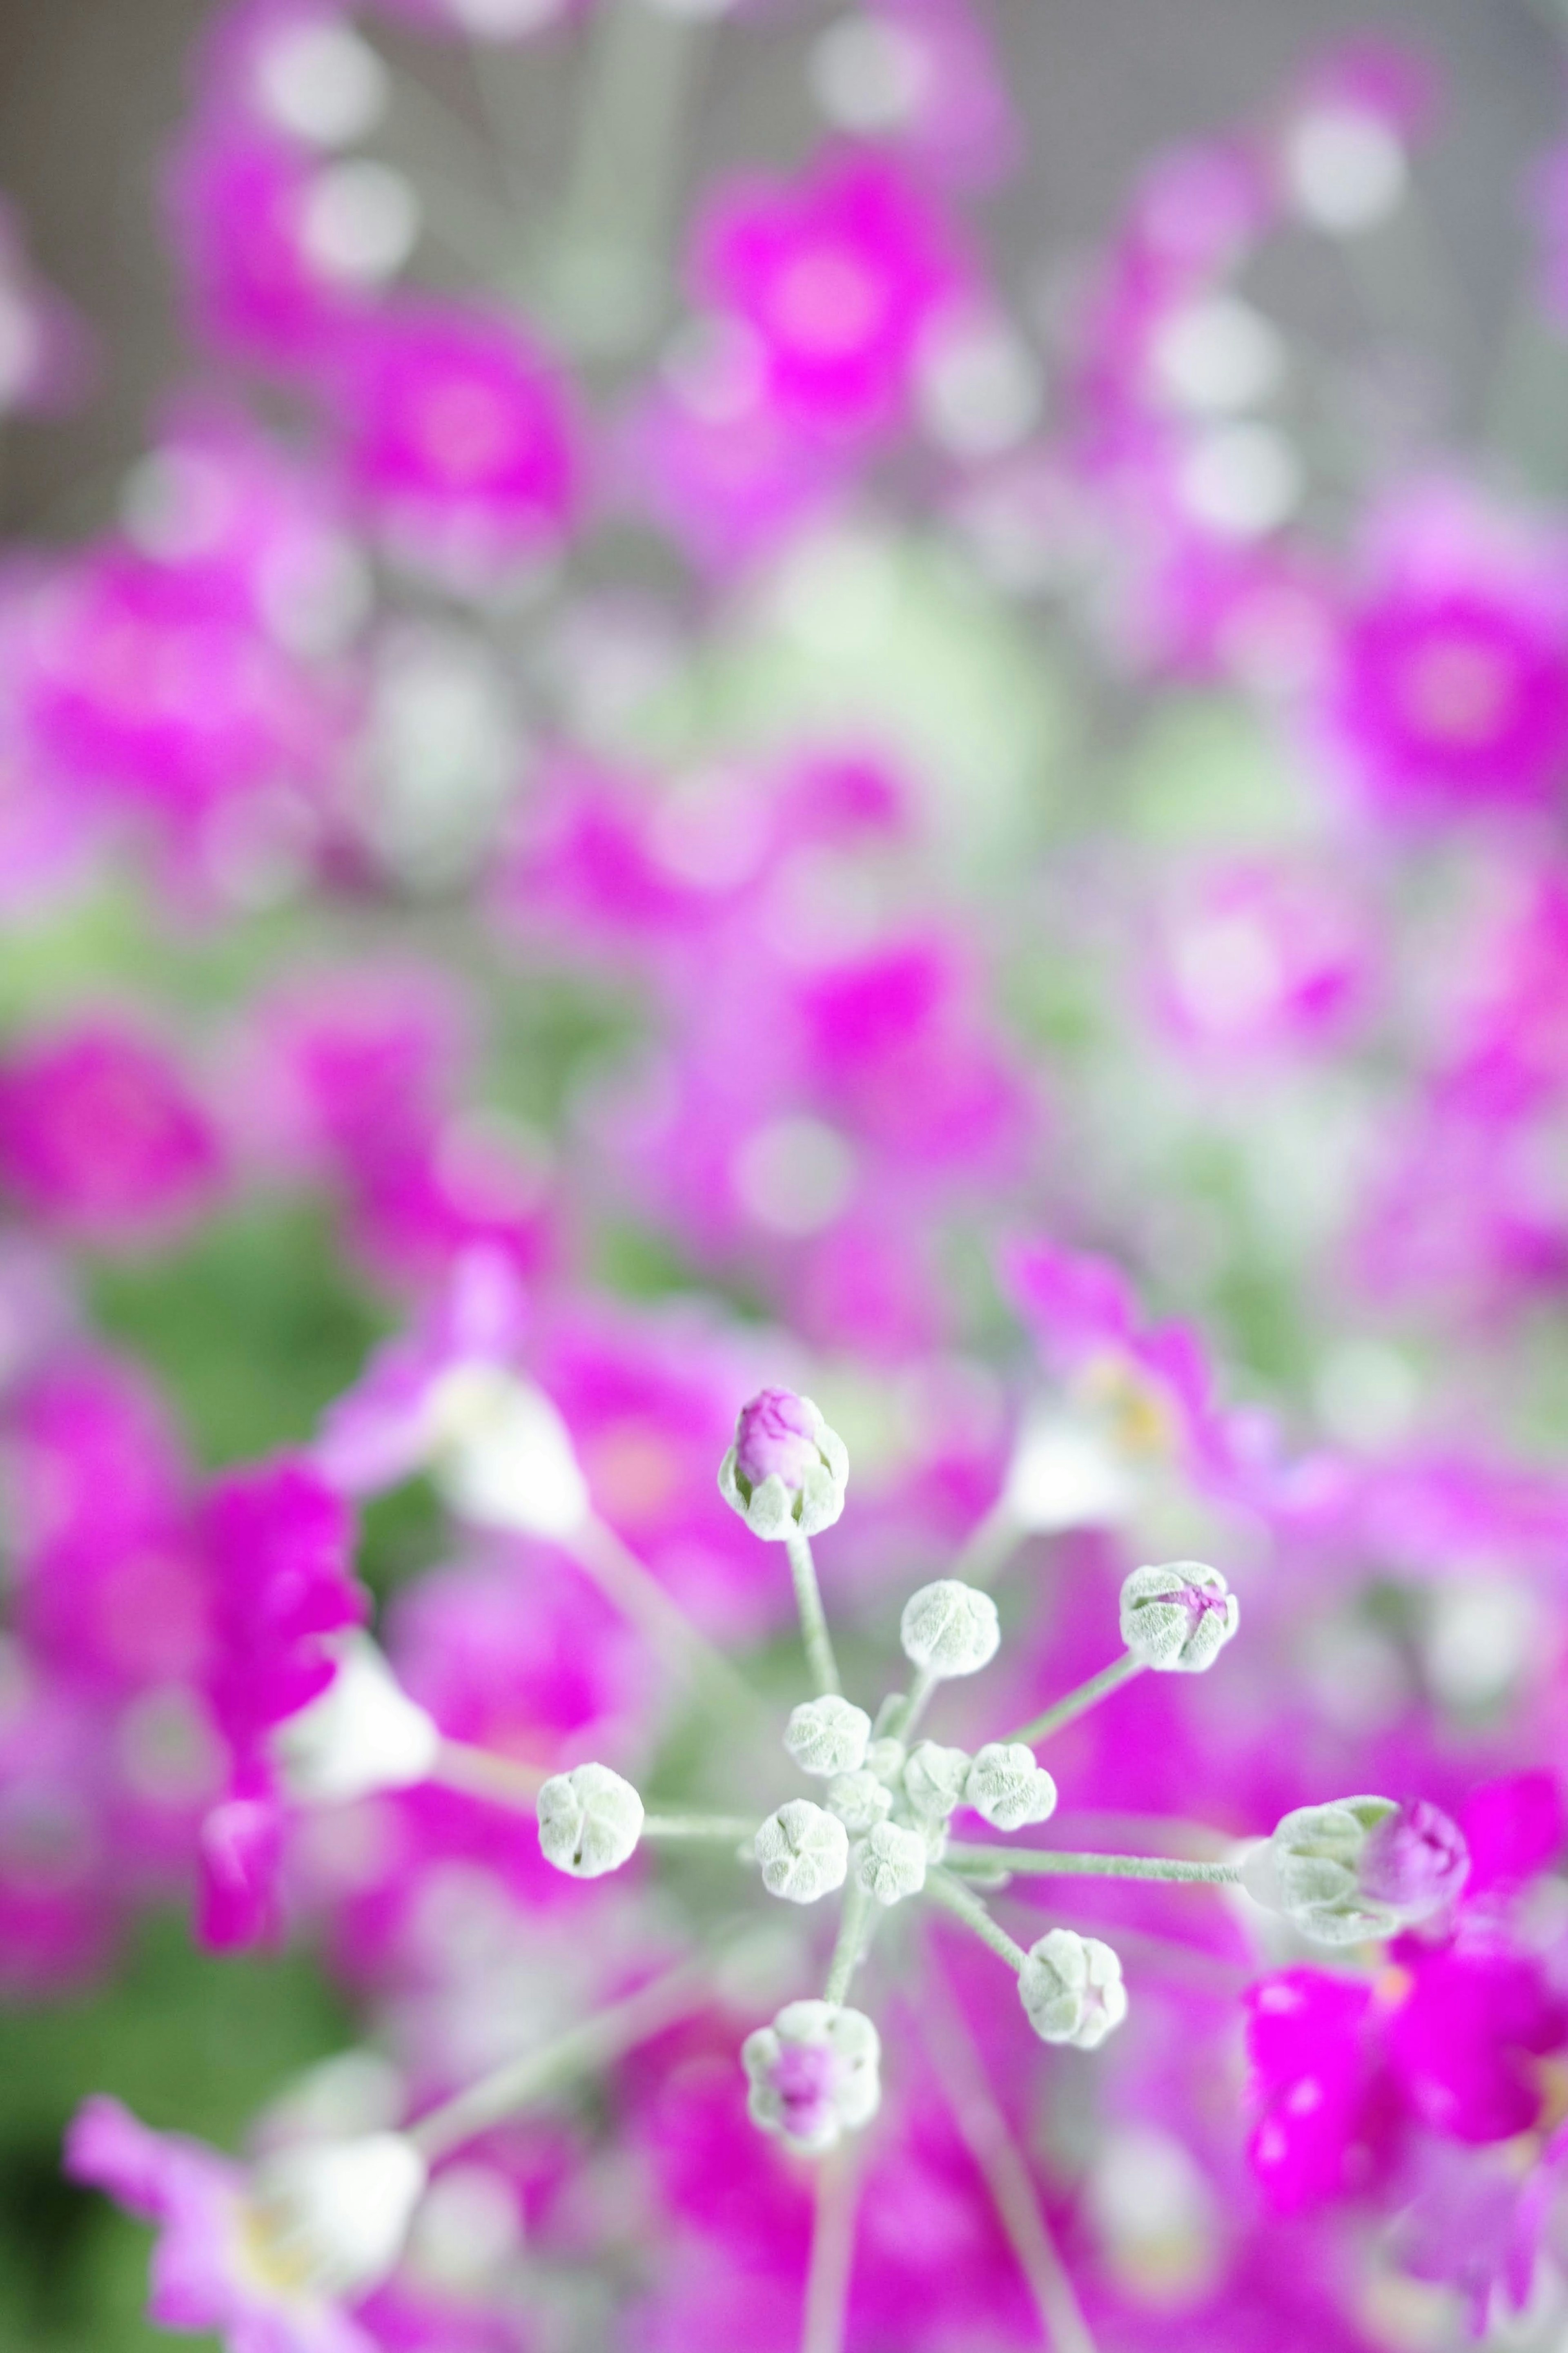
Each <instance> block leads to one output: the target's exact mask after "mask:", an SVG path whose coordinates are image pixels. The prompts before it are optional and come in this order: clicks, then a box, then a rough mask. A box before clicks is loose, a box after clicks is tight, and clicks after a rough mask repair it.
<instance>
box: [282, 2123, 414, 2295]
mask: <svg viewBox="0 0 1568 2353" xmlns="http://www.w3.org/2000/svg"><path fill="white" fill-rule="evenodd" d="M425 2182H426V2165H425V2160H424V2158H422V2157H421V2156H420V2154H419V2152H418V2150H417V2149H416V2147H415V2146H414V2144H413V2142H412V2141H411V2140H408V2139H406V2138H405V2136H404V2135H403V2134H402V2133H392V2132H384V2133H370V2134H367V2135H366V2136H365V2137H364V2138H363V2140H338V2141H318V2142H316V2143H315V2144H314V2145H310V2144H307V2145H306V2146H304V2147H297V2148H285V2149H279V2150H278V2151H277V2152H276V2154H275V2155H273V2156H271V2157H268V2158H263V2159H262V2160H261V2162H260V2164H259V2165H258V2166H257V2168H256V2169H255V2171H254V2172H253V2173H252V2175H251V2178H250V2184H249V2188H248V2189H247V2195H246V2209H247V2221H248V2223H249V2226H250V2232H251V2234H253V2236H254V2239H255V2242H256V2244H257V2246H258V2250H259V2253H260V2256H261V2261H262V2263H263V2264H264V2265H265V2267H266V2269H267V2270H268V2272H275V2273H276V2274H278V2276H279V2278H280V2279H282V2280H286V2281H287V2282H288V2283H289V2285H290V2286H292V2287H294V2288H296V2289H299V2288H300V2287H309V2288H310V2289H311V2290H313V2291H314V2292H315V2293H316V2294H317V2295H331V2296H337V2295H352V2296H357V2295H363V2293H364V2291H365V2290H366V2289H367V2288H369V2287H373V2286H374V2284H376V2282H377V2281H378V2280H383V2279H384V2278H385V2277H386V2275H387V2274H388V2273H389V2272H390V2271H391V2270H392V2269H393V2268H394V2266H395V2263H396V2262H397V2259H398V2256H399V2255H400V2254H401V2253H402V2252H403V2242H404V2240H405V2238H406V2237H407V2235H408V2225H409V2223H410V2221H412V2220H413V2216H414V2210H415V2208H416V2206H417V2204H418V2203H419V2200H420V2198H421V2196H422V2195H423V2193H424V2189H425Z"/></svg>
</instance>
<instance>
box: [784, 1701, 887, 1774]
mask: <svg viewBox="0 0 1568 2353" xmlns="http://www.w3.org/2000/svg"><path fill="white" fill-rule="evenodd" d="M870 1737H871V1719H870V1717H869V1716H868V1715H867V1713H866V1711H865V1709H864V1708H863V1707H857V1706H855V1704H853V1702H852V1701H850V1700H847V1699H840V1698H839V1696H838V1694H837V1692H829V1693H827V1694H826V1695H825V1696H824V1697H823V1698H821V1699H808V1700H803V1701H802V1703H801V1704H800V1705H799V1707H797V1708H795V1709H793V1710H792V1711H791V1714H790V1719H789V1724H788V1726H787V1728H786V1730H785V1732H784V1746H785V1747H786V1748H787V1749H788V1751H789V1753H790V1755H791V1756H792V1757H794V1758H795V1763H796V1764H797V1765H798V1766H799V1767H800V1769H801V1771H802V1772H803V1773H816V1774H821V1775H822V1776H823V1777H824V1778H826V1776H827V1775H828V1774H830V1773H858V1771H859V1769H860V1767H861V1766H862V1765H863V1764H864V1763H865V1761H866V1746H867V1743H868V1741H869V1739H870Z"/></svg>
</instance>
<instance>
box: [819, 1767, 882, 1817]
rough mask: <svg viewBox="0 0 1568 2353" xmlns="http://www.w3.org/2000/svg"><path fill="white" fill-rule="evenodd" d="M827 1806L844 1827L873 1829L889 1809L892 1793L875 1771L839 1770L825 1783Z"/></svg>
mask: <svg viewBox="0 0 1568 2353" xmlns="http://www.w3.org/2000/svg"><path fill="white" fill-rule="evenodd" d="M827 1810H828V1811H829V1813H834V1814H837V1817H838V1819H839V1820H840V1821H841V1822H842V1823H843V1825H844V1827H845V1829H846V1830H847V1831H869V1830H875V1828H876V1826H877V1824H878V1823H879V1822H885V1821H886V1820H887V1819H888V1816H889V1814H890V1813H891V1812H892V1810H893V1793H892V1791H891V1789H889V1787H888V1785H887V1783H886V1782H885V1781H879V1779H878V1778H877V1776H876V1775H875V1773H868V1772H859V1773H840V1774H837V1776H836V1777H835V1778H834V1779H833V1780H831V1781H829V1783H828V1785H827Z"/></svg>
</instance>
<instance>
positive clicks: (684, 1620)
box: [563, 1516, 761, 1721]
mask: <svg viewBox="0 0 1568 2353" xmlns="http://www.w3.org/2000/svg"><path fill="white" fill-rule="evenodd" d="M563 1548H564V1549H565V1550H566V1551H567V1552H569V1553H570V1554H571V1556H572V1557H573V1559H574V1561H575V1562H576V1563H577V1566H578V1567H579V1568H581V1569H582V1570H583V1572H584V1575H585V1576H587V1577H592V1579H593V1580H594V1583H595V1585H596V1586H597V1587H598V1588H599V1590H600V1592H601V1593H602V1594H603V1595H604V1596H605V1599H606V1600H607V1601H609V1602H610V1603H612V1604H613V1606H614V1607H615V1608H616V1609H618V1610H619V1611H620V1612H621V1614H622V1616H623V1617H624V1618H627V1619H629V1620H630V1621H631V1623H632V1624H633V1625H634V1626H636V1627H637V1628H638V1629H639V1630H641V1631H642V1632H643V1633H644V1634H646V1635H647V1639H648V1641H650V1642H651V1643H652V1644H653V1645H654V1647H655V1648H656V1649H657V1650H659V1651H662V1652H663V1653H664V1655H665V1657H666V1658H667V1659H668V1661H669V1662H670V1663H671V1665H672V1666H674V1667H675V1668H677V1669H678V1670H679V1671H682V1672H689V1673H691V1674H693V1675H696V1676H699V1677H700V1679H701V1681H702V1682H703V1683H704V1684H705V1685H706V1686H707V1688H708V1689H709V1691H710V1693H711V1694H713V1696H714V1698H715V1699H718V1700H721V1701H722V1702H723V1704H725V1706H727V1707H730V1708H733V1709H737V1710H742V1709H743V1710H744V1712H745V1713H746V1715H748V1716H749V1717H751V1718H752V1720H753V1721H754V1719H755V1716H756V1712H757V1709H758V1706H759V1705H760V1704H761V1703H760V1702H759V1699H758V1696H757V1694H756V1693H755V1692H754V1691H753V1690H752V1687H751V1685H750V1684H749V1683H747V1682H746V1680H745V1678H744V1676H742V1675H739V1674H737V1673H736V1672H735V1670H734V1668H733V1667H732V1666H731V1664H730V1662H729V1660H728V1659H726V1658H725V1656H724V1655H723V1653H722V1651H717V1650H715V1649H714V1647H713V1645H712V1643H711V1642H710V1641H709V1640H708V1638H707V1636H706V1635H705V1634H702V1633H700V1632H699V1631H698V1630H697V1628H696V1627H695V1626H694V1625H693V1624H692V1623H691V1621H690V1620H689V1618H688V1617H687V1615H686V1612H685V1611H684V1610H683V1609H681V1608H680V1606H679V1603H678V1602H675V1601H672V1600H671V1599H670V1598H669V1595H668V1593H667V1592H666V1591H665V1589H664V1588H663V1586H662V1585H661V1584H660V1583H659V1581H658V1577H655V1576H654V1574H653V1572H652V1570H651V1569H649V1568H647V1567H644V1565H643V1563H642V1562H641V1561H640V1560H639V1559H638V1558H637V1555H636V1553H634V1552H632V1551H631V1550H630V1549H629V1548H628V1546H626V1545H625V1544H623V1543H622V1541H621V1539H620V1537H619V1536H618V1535H616V1532H615V1530H614V1528H612V1527H611V1526H610V1525H608V1524H607V1522H605V1521H604V1520H601V1519H599V1518H598V1517H596V1516H594V1517H591V1518H588V1519H586V1520H584V1522H583V1523H582V1524H581V1525H580V1526H579V1527H578V1528H577V1529H576V1530H575V1531H574V1534H573V1535H570V1536H567V1537H564V1538H563Z"/></svg>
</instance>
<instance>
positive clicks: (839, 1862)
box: [753, 1798, 849, 1904]
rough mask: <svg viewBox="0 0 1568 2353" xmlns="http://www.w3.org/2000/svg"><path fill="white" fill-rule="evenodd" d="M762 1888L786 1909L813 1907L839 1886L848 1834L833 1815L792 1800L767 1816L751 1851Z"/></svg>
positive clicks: (801, 1800) (844, 1871) (844, 1870)
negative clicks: (776, 1898)
mask: <svg viewBox="0 0 1568 2353" xmlns="http://www.w3.org/2000/svg"><path fill="white" fill-rule="evenodd" d="M753 1852H755V1854H756V1858H757V1861H758V1862H759V1863H760V1864H761V1865H762V1873H763V1886H764V1887H765V1888H766V1889H767V1891H768V1894H770V1895H778V1896H782V1897H783V1898H784V1902H785V1903H786V1904H815V1903H816V1902H817V1900H818V1898H819V1897H821V1896H824V1895H831V1894H832V1893H833V1891H834V1889H835V1888H836V1887H842V1886H843V1884H844V1882H845V1879H846V1877H847V1873H848V1870H849V1833H848V1831H847V1830H846V1829H845V1827H844V1825H843V1823H842V1822H841V1821H840V1820H839V1819H838V1817H837V1814H830V1813H828V1811H827V1810H826V1808H825V1807H822V1806H816V1805H813V1803H812V1801H811V1799H809V1798H792V1799H790V1801H789V1803H788V1804H787V1805H784V1806H780V1807H779V1809H778V1810H777V1811H776V1813H772V1814H770V1815H769V1816H768V1818H767V1820H766V1821H765V1822H763V1825H762V1827H761V1829H760V1830H759V1831H758V1832H757V1835H756V1841H755V1844H754V1848H753Z"/></svg>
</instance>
